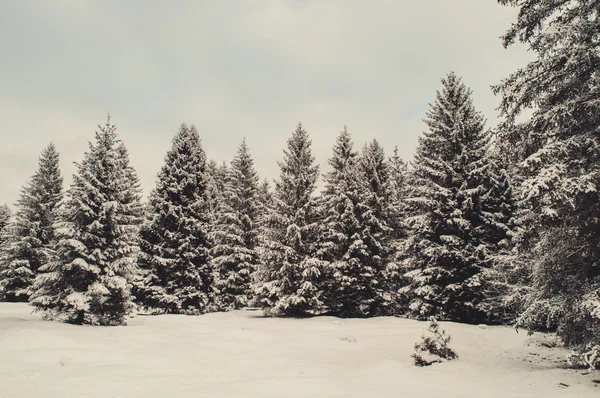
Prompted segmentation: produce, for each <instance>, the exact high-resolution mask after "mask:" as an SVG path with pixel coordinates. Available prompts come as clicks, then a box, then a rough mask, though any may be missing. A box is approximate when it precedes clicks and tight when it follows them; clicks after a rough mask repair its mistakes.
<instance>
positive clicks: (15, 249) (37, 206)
mask: <svg viewBox="0 0 600 398" xmlns="http://www.w3.org/2000/svg"><path fill="white" fill-rule="evenodd" d="M62 189H63V179H62V176H61V173H60V168H59V155H58V152H57V151H56V147H55V146H54V144H50V145H48V146H47V147H46V148H45V149H44V150H43V151H42V153H41V155H40V159H39V167H38V170H37V171H36V173H35V174H34V175H33V176H32V177H31V180H30V182H29V184H28V185H26V186H24V187H23V188H22V189H21V197H20V198H19V201H18V203H17V208H18V211H17V214H16V217H15V221H14V223H13V224H12V225H11V226H10V228H9V230H7V234H6V236H7V241H6V243H5V244H4V246H3V248H2V255H1V258H0V270H1V271H0V291H2V292H3V294H4V299H5V300H7V301H27V300H28V299H29V295H30V294H31V292H30V289H31V287H32V285H33V281H34V279H35V276H36V274H37V273H38V270H39V268H40V267H41V266H42V265H44V264H47V263H48V262H49V261H50V258H51V256H52V252H53V248H54V245H55V244H56V240H55V230H54V222H55V218H56V214H57V209H58V205H59V203H60V201H61V200H62Z"/></svg>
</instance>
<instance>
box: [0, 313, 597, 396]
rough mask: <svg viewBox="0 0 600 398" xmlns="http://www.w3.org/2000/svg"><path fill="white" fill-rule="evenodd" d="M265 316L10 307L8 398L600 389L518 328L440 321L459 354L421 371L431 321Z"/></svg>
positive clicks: (2, 342)
mask: <svg viewBox="0 0 600 398" xmlns="http://www.w3.org/2000/svg"><path fill="white" fill-rule="evenodd" d="M260 315H261V314H260V312H258V311H234V312H229V313H216V314H207V315H202V316H184V315H161V316H137V317H136V318H134V319H131V320H130V322H129V326H125V327H86V326H74V325H68V324H63V323H58V322H47V321H42V320H41V319H40V317H39V316H38V315H37V314H31V307H28V306H27V305H25V304H11V303H0V358H1V360H0V397H3V398H4V397H8V398H13V397H14V398H18V397H38V396H41V397H61V398H67V397H84V396H85V397H144V398H146V397H173V398H175V397H210V398H217V397H243V398H252V397H277V398H283V397H302V398H306V397H345V398H351V397H361V398H363V397H364V398H371V397H372V398H376V397H394V398H401V397H415V398H428V397H435V398H440V397H443V398H455V397H456V398H468V397H478V398H488V397H501V398H509V397H521V398H523V397H544V398H547V397H578V398H585V397H598V396H600V384H597V383H594V382H593V380H594V379H600V374H598V373H595V374H594V373H593V374H591V375H582V374H581V372H578V371H574V370H567V369H562V368H560V366H561V365H562V364H563V363H564V358H565V354H566V352H565V351H564V350H561V349H556V348H555V349H550V348H545V347H541V346H539V345H536V344H533V342H532V341H533V340H538V341H539V340H540V339H541V338H543V336H541V335H537V336H535V339H533V338H531V337H528V336H527V334H526V333H524V332H521V333H519V334H517V333H516V332H515V331H514V330H513V329H511V328H508V327H491V326H490V327H477V326H469V325H460V324H455V323H447V322H440V326H441V327H442V328H443V329H446V331H447V332H448V333H450V334H451V335H452V338H453V340H452V342H451V343H450V347H451V348H453V349H454V350H455V351H456V352H457V354H458V356H459V359H458V360H454V361H450V362H447V363H442V364H434V365H433V366H430V367H425V368H417V367H415V366H414V365H413V364H412V360H411V358H410V355H411V354H412V353H413V346H414V343H415V342H417V341H418V340H419V337H420V335H421V333H422V332H423V331H424V330H425V329H426V327H427V323H425V322H416V321H411V320H405V319H397V318H375V319H337V318H330V317H319V318H312V319H276V318H263V317H261V316H260ZM560 383H563V384H564V385H561V384H560ZM565 385H568V386H565Z"/></svg>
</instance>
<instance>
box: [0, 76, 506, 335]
mask: <svg viewBox="0 0 600 398" xmlns="http://www.w3.org/2000/svg"><path fill="white" fill-rule="evenodd" d="M442 83H443V89H442V90H441V91H440V92H439V93H438V96H437V98H436V101H435V102H434V104H433V105H432V106H431V108H430V110H429V112H428V114H427V119H426V123H427V125H428V127H429V131H428V132H426V133H425V134H424V135H423V137H421V139H420V143H419V147H418V150H417V155H416V156H415V160H414V162H413V167H412V168H411V169H410V170H409V168H408V165H407V164H406V163H405V162H404V161H402V159H400V158H399V156H398V154H397V150H395V151H394V153H393V155H392V156H391V157H389V158H387V157H386V155H385V153H384V150H383V148H382V147H381V146H380V145H379V144H378V142H377V141H375V140H374V141H372V142H370V143H368V144H366V145H365V146H364V147H363V148H362V149H361V150H357V148H355V147H354V143H353V140H352V137H351V135H350V133H349V132H348V130H347V129H346V128H344V129H343V131H342V132H341V133H340V134H339V136H338V137H337V140H336V143H335V145H334V148H333V153H332V156H331V158H330V159H329V166H330V167H329V171H328V172H327V173H325V174H324V176H323V177H324V188H323V190H322V192H317V191H316V184H317V181H318V179H319V177H320V171H319V167H318V165H316V164H315V159H314V157H313V155H312V153H311V141H310V139H309V135H308V133H307V132H306V130H305V129H304V128H303V126H302V125H301V124H298V126H297V128H296V130H295V131H294V132H293V134H292V136H291V138H289V140H288V143H287V144H288V145H287V148H286V150H285V151H284V157H283V160H282V161H281V162H279V167H280V176H279V179H277V180H276V181H275V185H274V187H273V189H272V190H271V189H270V187H269V184H268V182H266V181H265V182H263V183H260V182H259V177H258V175H257V172H256V170H255V169H254V165H253V160H252V157H251V155H250V151H249V148H248V146H247V144H246V141H245V140H244V141H243V142H242V144H241V145H240V146H239V148H238V151H237V154H236V156H235V158H234V159H233V160H232V161H231V163H230V164H229V165H228V164H222V165H218V164H217V163H216V162H210V161H207V157H206V154H205V152H204V150H203V148H202V145H201V141H200V137H199V134H198V132H197V131H196V129H195V127H194V126H187V125H185V124H184V125H182V126H181V127H180V129H179V131H178V132H177V134H176V135H175V137H174V138H173V141H172V147H171V149H170V150H169V151H168V153H167V155H166V157H165V160H164V165H163V167H162V168H161V170H160V172H159V174H158V177H157V183H156V187H155V188H154V190H152V192H151V193H150V197H149V200H148V202H147V203H145V204H143V203H142V197H141V190H140V184H139V181H138V178H137V176H136V173H135V170H134V169H133V167H132V166H131V165H130V163H129V159H128V154H127V150H126V149H125V146H124V144H123V143H122V142H121V141H120V140H119V138H118V137H117V134H116V127H115V126H114V125H113V124H112V123H111V121H110V117H109V119H108V120H107V122H106V124H105V125H103V126H99V129H98V131H97V132H96V136H95V140H94V142H93V143H91V144H90V146H89V150H88V151H87V152H86V153H85V154H84V158H83V161H82V162H80V163H78V164H77V173H76V174H75V175H74V176H73V182H72V184H71V186H70V188H69V190H68V191H67V192H66V195H65V197H64V198H63V195H62V177H61V174H60V170H59V165H58V153H57V151H56V148H55V147H54V146H53V145H50V146H49V147H48V148H46V149H45V150H44V151H43V152H42V155H41V157H40V164H39V169H38V171H37V173H36V174H35V175H34V176H33V177H32V179H31V181H30V183H29V184H28V185H27V186H25V187H24V188H23V191H22V193H21V199H20V201H19V203H18V206H17V207H18V212H17V214H16V216H15V220H14V222H12V223H9V224H8V227H7V228H5V231H6V232H5V234H4V239H5V242H4V243H3V245H2V257H1V261H2V262H1V264H2V265H1V271H0V272H1V274H0V275H1V277H2V278H1V279H2V282H1V286H2V292H3V295H4V298H5V299H6V300H9V301H24V300H28V301H29V302H30V303H31V304H32V305H33V306H34V307H35V308H36V309H38V310H42V311H44V313H45V314H46V315H47V316H48V317H51V318H59V319H66V320H68V321H70V322H76V323H91V324H121V323H123V322H124V321H125V319H126V316H127V315H128V314H130V313H131V312H132V311H134V308H135V304H138V305H140V306H141V307H142V308H143V309H144V310H146V311H149V312H153V313H183V314H200V313H205V312H211V311H219V310H229V309H237V308H242V307H245V306H248V305H258V306H261V307H263V308H264V309H265V312H266V313H267V314H269V315H288V316H308V315H319V314H329V315H337V316H344V317H365V316H377V315H402V314H410V315H414V316H416V317H422V318H424V317H427V316H429V315H437V316H439V317H442V318H446V319H454V320H459V321H465V322H480V321H498V320H499V318H498V314H497V313H496V312H497V308H495V307H494V306H491V305H489V302H490V300H486V299H485V297H486V294H489V292H488V291H487V290H489V289H488V285H489V284H491V283H493V282H495V280H492V279H491V277H490V275H492V274H491V273H490V272H488V271H489V270H490V269H492V268H493V261H494V258H495V257H496V256H497V254H498V253H499V252H500V251H502V250H504V249H505V248H508V247H509V243H508V241H509V240H510V237H509V233H510V228H509V220H510V217H511V214H512V199H511V195H510V184H509V182H508V177H507V175H506V174H505V172H504V170H503V169H501V168H500V167H499V165H498V163H497V161H496V157H495V154H494V152H493V146H492V136H491V134H490V132H489V130H486V128H485V126H484V121H483V118H482V116H481V115H480V114H479V113H478V112H477V111H476V110H475V108H474V106H473V104H472V100H471V97H470V91H469V90H468V89H467V87H466V86H465V85H464V84H463V83H462V82H461V81H460V79H459V78H458V77H457V76H456V75H455V74H453V73H451V74H449V75H448V76H447V77H446V78H445V79H444V80H443V81H442ZM486 289H487V290H486Z"/></svg>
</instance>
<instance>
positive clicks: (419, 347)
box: [411, 317, 458, 366]
mask: <svg viewBox="0 0 600 398" xmlns="http://www.w3.org/2000/svg"><path fill="white" fill-rule="evenodd" d="M429 320H430V323H429V328H428V330H427V334H424V335H423V336H421V342H420V343H417V344H415V351H416V352H415V353H414V354H412V356H411V357H412V358H413V359H414V361H415V365H417V366H429V365H431V364H434V363H440V362H442V361H443V360H448V361H450V360H452V359H458V355H456V353H455V352H454V351H453V350H452V349H451V348H450V347H448V344H449V343H450V340H451V339H452V337H451V336H450V335H448V334H446V331H445V330H443V329H440V325H439V324H438V323H437V320H436V319H435V317H431V318H429Z"/></svg>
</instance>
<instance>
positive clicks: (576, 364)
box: [567, 344, 600, 373]
mask: <svg viewBox="0 0 600 398" xmlns="http://www.w3.org/2000/svg"><path fill="white" fill-rule="evenodd" d="M567 362H568V364H569V366H570V367H572V368H578V369H581V368H587V370H588V372H589V373H591V372H592V370H594V369H599V370H600V344H597V345H593V344H587V345H586V346H585V348H584V349H582V350H579V351H573V352H572V353H571V354H569V355H567Z"/></svg>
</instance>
